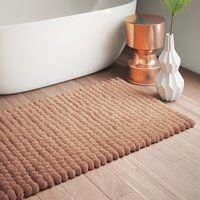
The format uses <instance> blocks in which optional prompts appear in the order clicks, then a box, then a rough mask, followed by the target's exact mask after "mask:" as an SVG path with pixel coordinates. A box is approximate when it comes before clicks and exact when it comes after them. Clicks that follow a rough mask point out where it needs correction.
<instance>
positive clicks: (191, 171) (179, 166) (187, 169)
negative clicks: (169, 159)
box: [170, 158, 200, 188]
mask: <svg viewBox="0 0 200 200" xmlns="http://www.w3.org/2000/svg"><path fill="white" fill-rule="evenodd" d="M170 169H172V170H175V171H176V173H177V174H178V175H179V176H181V177H183V178H184V179H185V180H187V181H188V182H190V183H191V184H193V185H195V186H196V187H198V188H200V167H198V166H197V165H195V164H193V163H192V162H190V161H189V160H187V159H185V158H182V159H181V160H179V161H177V162H175V163H172V164H171V165H170Z"/></svg>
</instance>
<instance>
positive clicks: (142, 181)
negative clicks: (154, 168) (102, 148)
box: [120, 168, 176, 200]
mask: <svg viewBox="0 0 200 200" xmlns="http://www.w3.org/2000/svg"><path fill="white" fill-rule="evenodd" d="M120 178H121V179H122V180H123V181H124V182H126V183H127V184H128V185H129V186H130V187H132V188H133V189H134V190H135V191H136V192H137V193H139V194H140V196H142V197H143V198H144V199H148V200H160V199H165V200H171V199H176V198H175V197H174V196H173V195H172V194H171V193H169V192H168V191H167V190H165V189H164V188H163V187H162V186H161V185H159V184H158V183H157V182H156V181H154V180H153V179H151V178H150V177H149V176H147V175H146V174H144V173H143V172H142V171H141V170H140V169H138V168H136V169H134V170H131V171H130V172H128V173H127V174H124V175H122V176H120Z"/></svg>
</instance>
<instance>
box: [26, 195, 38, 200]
mask: <svg viewBox="0 0 200 200" xmlns="http://www.w3.org/2000/svg"><path fill="white" fill-rule="evenodd" d="M28 200H40V199H39V197H37V196H36V195H35V196H32V197H29V198H28Z"/></svg>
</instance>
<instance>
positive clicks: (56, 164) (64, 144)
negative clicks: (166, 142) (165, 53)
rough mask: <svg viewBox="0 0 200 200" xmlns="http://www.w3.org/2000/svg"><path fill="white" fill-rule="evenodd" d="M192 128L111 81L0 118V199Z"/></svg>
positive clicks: (130, 88)
mask: <svg viewBox="0 0 200 200" xmlns="http://www.w3.org/2000/svg"><path fill="white" fill-rule="evenodd" d="M193 126H194V121H193V120H191V119H190V118H188V117H186V116H184V115H182V114H180V113H178V112H175V111H173V110H171V109H170V108H168V107H167V106H166V105H165V104H163V103H162V102H160V101H159V100H156V99H155V98H152V97H150V96H148V95H145V94H143V93H141V92H138V91H135V90H134V86H133V85H130V84H128V83H126V82H125V81H123V80H121V79H112V80H110V81H107V82H102V83H100V84H97V85H92V86H88V87H85V88H83V89H79V90H76V91H74V92H71V93H64V94H61V95H58V96H55V97H52V98H47V99H46V100H41V101H37V102H35V103H32V104H29V105H27V106H23V107H19V108H15V109H11V110H8V111H3V112H1V113H0V199H1V200H7V199H19V200H20V199H23V198H24V197H28V196H31V195H34V194H36V193H38V192H39V190H44V189H46V188H49V187H52V186H53V185H54V184H59V183H61V182H63V181H67V180H68V179H71V178H74V177H75V176H77V175H80V174H81V173H85V172H87V171H88V170H92V169H94V168H98V167H100V166H101V165H105V164H106V163H107V162H111V161H112V160H116V159H118V158H119V157H123V156H124V155H127V154H129V153H130V152H134V151H136V150H139V149H140V148H143V147H145V146H148V145H151V144H153V143H156V142H159V141H160V140H163V139H164V138H168V137H170V136H172V135H174V134H176V133H179V132H181V131H184V130H185V129H188V128H190V127H193Z"/></svg>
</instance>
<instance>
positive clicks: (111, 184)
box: [86, 167, 132, 200]
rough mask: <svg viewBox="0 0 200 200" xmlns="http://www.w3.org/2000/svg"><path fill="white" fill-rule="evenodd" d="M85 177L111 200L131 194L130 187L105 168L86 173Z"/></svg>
mask: <svg viewBox="0 0 200 200" xmlns="http://www.w3.org/2000/svg"><path fill="white" fill-rule="evenodd" d="M86 177H88V179H89V180H90V181H91V182H93V183H94V184H95V185H96V186H97V187H98V188H99V189H100V190H101V191H103V193H104V194H106V196H108V197H109V199H111V200H118V199H120V198H122V197H124V196H126V195H128V194H129V193H131V192H132V189H131V187H130V186H128V184H126V183H125V182H123V181H122V180H121V179H120V178H119V177H117V176H116V175H115V174H113V173H112V172H111V171H110V170H109V169H108V168H107V167H101V168H99V169H96V170H94V171H91V172H89V173H86Z"/></svg>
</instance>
